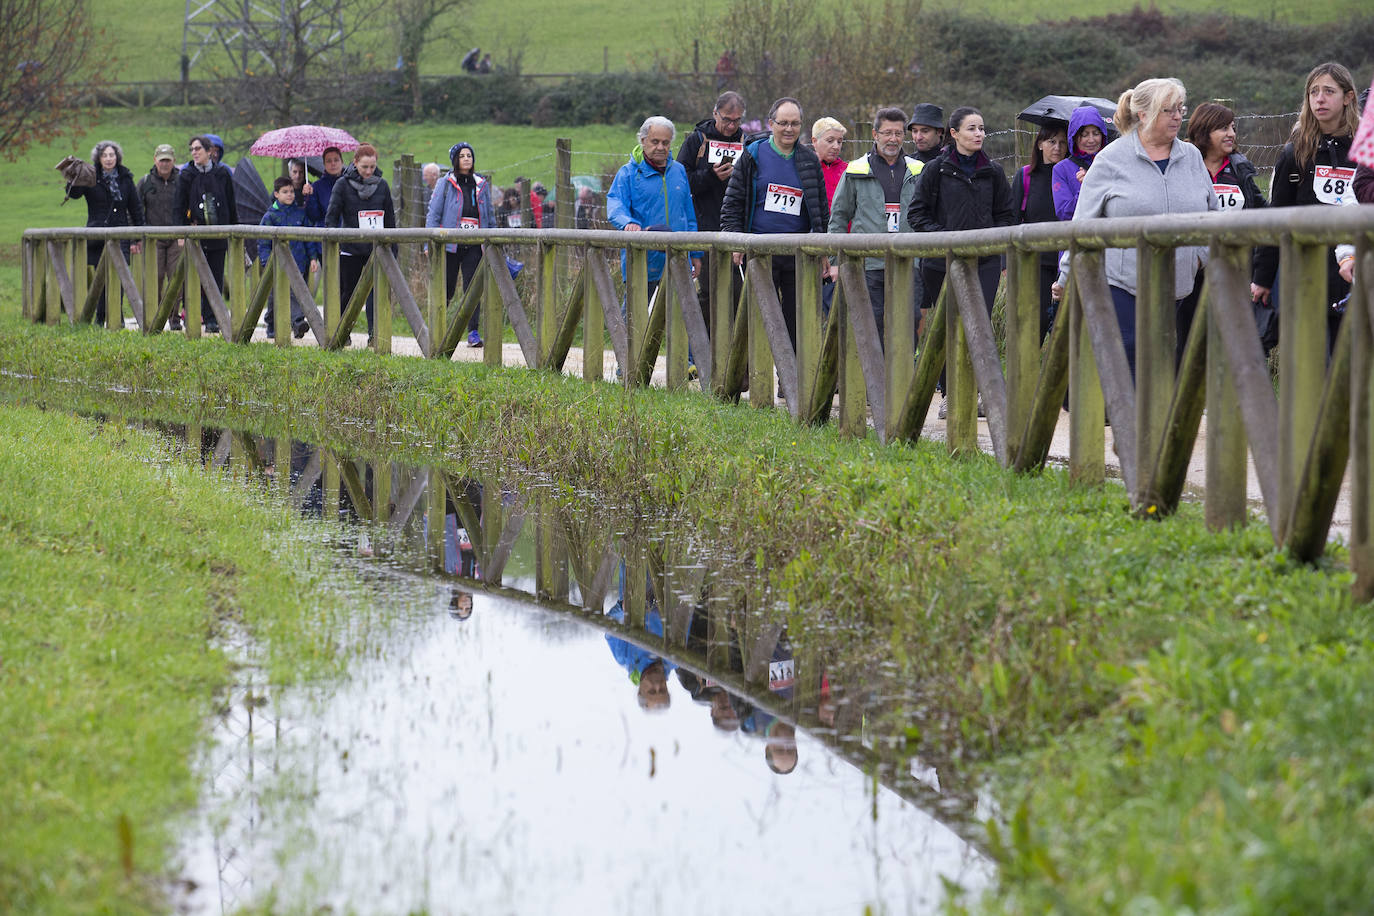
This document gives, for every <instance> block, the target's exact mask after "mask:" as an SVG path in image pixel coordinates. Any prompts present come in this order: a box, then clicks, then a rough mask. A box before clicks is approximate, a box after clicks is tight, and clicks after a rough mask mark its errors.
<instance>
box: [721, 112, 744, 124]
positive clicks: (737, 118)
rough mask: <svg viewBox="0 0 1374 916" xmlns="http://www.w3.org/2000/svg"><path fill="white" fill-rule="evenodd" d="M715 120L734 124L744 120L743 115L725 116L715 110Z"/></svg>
mask: <svg viewBox="0 0 1374 916" xmlns="http://www.w3.org/2000/svg"><path fill="white" fill-rule="evenodd" d="M716 120H717V121H719V122H720V123H722V124H735V125H738V124H740V123H741V122H742V121H743V120H744V115H736V116H735V117H733V118H729V117H726V116H725V115H723V114H721V113H719V112H717V113H716Z"/></svg>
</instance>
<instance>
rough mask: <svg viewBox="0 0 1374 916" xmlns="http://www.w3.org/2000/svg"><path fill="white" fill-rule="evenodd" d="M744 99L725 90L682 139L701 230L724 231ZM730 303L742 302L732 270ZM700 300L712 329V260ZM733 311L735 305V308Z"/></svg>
mask: <svg viewBox="0 0 1374 916" xmlns="http://www.w3.org/2000/svg"><path fill="white" fill-rule="evenodd" d="M743 121H744V98H743V97H742V96H741V95H740V94H739V93H738V92H722V93H721V94H720V97H719V98H717V99H716V104H715V107H714V108H713V109H712V110H711V116H710V117H709V118H703V119H701V120H700V121H698V122H697V126H696V127H695V128H694V129H693V130H692V132H691V133H690V134H688V135H687V139H686V140H683V141H682V147H681V148H680V149H679V150H678V151H677V161H678V162H680V163H682V165H683V167H684V168H685V169H687V180H688V183H689V184H690V185H691V189H692V205H693V207H694V208H695V209H696V216H697V230H698V231H699V232H719V231H720V205H721V203H722V202H723V201H724V200H725V188H726V186H727V185H729V183H730V175H731V174H732V173H733V172H734V170H735V161H736V160H737V159H739V156H740V154H741V153H742V152H744V131H743V130H742V129H741V128H740V124H741V123H742V122H743ZM730 273H731V277H732V278H733V279H732V282H731V286H730V302H731V303H732V305H733V304H734V303H738V302H739V293H740V280H739V274H738V273H736V272H734V271H731V272H730ZM699 279H700V282H699V283H698V286H697V303H698V304H699V305H700V306H701V314H702V317H703V318H705V319H706V329H707V330H708V331H709V330H710V329H711V260H710V258H709V257H705V258H703V259H702V262H701V275H700V278H699ZM731 311H732V312H733V307H732V309H731Z"/></svg>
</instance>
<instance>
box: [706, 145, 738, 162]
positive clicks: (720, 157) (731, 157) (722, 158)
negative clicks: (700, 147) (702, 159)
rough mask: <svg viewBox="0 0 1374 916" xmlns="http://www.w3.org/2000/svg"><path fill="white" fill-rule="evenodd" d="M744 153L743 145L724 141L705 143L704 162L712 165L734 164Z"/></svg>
mask: <svg viewBox="0 0 1374 916" xmlns="http://www.w3.org/2000/svg"><path fill="white" fill-rule="evenodd" d="M742 152H744V144H743V143H726V142H725V141H724V140H707V141H706V161H707V162H709V163H711V164H712V165H720V164H721V163H722V162H734V161H735V160H736V159H738V158H739V154H740V153H742Z"/></svg>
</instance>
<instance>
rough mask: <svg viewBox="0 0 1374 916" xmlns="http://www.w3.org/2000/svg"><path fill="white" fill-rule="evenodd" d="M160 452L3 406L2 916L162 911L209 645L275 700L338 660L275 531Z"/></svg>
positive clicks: (216, 657) (325, 616) (231, 495)
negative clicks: (241, 642)
mask: <svg viewBox="0 0 1374 916" xmlns="http://www.w3.org/2000/svg"><path fill="white" fill-rule="evenodd" d="M157 453H158V446H157V444H156V442H155V441H154V440H153V438H152V437H151V436H150V435H147V434H144V433H141V432H138V431H133V430H129V429H126V428H124V427H122V426H120V425H118V424H107V425H98V424H96V423H95V422H93V421H87V420H81V419H76V418H73V417H71V416H68V415H66V414H63V413H54V412H45V411H39V410H34V409H24V408H13V407H8V406H0V481H3V482H4V485H3V486H0V700H3V702H0V735H3V736H4V740H3V741H2V742H0V911H4V912H7V913H9V912H31V913H67V912H70V913H86V912H92V913H94V912H101V913H114V912H121V913H122V912H149V911H153V910H159V909H163V908H165V906H166V904H165V901H163V899H162V896H163V893H164V887H165V882H166V880H167V877H168V875H167V874H166V871H165V870H166V868H167V865H168V857H169V856H170V855H171V853H172V850H173V849H174V844H175V840H176V834H175V831H176V825H177V821H178V819H179V816H181V815H184V814H186V813H187V812H188V811H189V810H190V808H191V806H192V805H193V804H194V802H195V798H196V793H197V789H198V785H197V779H196V777H195V774H194V773H193V772H192V770H191V761H192V759H193V757H194V753H195V749H196V748H197V746H198V745H199V744H200V742H202V741H203V740H204V737H205V735H206V734H207V732H208V726H207V721H208V719H209V717H210V716H211V714H212V712H213V706H214V697H215V693H216V691H217V690H218V689H219V688H222V687H224V686H226V685H227V684H228V683H229V680H230V678H231V676H232V674H233V662H232V661H231V660H230V659H229V658H227V657H226V655H225V653H224V652H223V651H221V650H220V648H218V643H217V637H219V636H220V635H223V634H226V633H243V632H246V633H247V634H250V635H252V636H255V637H257V638H258V639H259V641H260V643H261V645H262V647H263V649H264V650H265V651H264V660H265V661H264V663H265V665H266V666H267V669H268V675H269V677H270V678H271V679H272V681H273V682H274V683H283V682H290V681H293V680H295V679H297V678H302V677H306V678H309V677H314V676H318V675H323V674H326V673H330V672H335V671H336V670H337V666H338V664H339V662H340V660H341V659H340V656H339V654H338V649H337V647H336V646H335V644H334V640H335V639H336V637H337V633H338V626H337V625H338V624H339V623H340V622H341V621H342V620H343V617H342V616H341V615H338V614H337V613H336V612H337V611H338V610H339V606H340V605H342V604H343V603H344V601H343V599H342V598H340V597H338V595H337V594H334V593H333V590H332V589H327V588H326V589H322V588H321V582H320V580H319V576H318V574H316V575H313V576H312V575H308V574H304V573H303V572H301V571H302V570H305V569H306V557H305V549H306V548H305V545H303V544H300V543H299V542H295V543H294V544H293V541H292V540H291V539H289V538H288V535H289V534H290V532H291V527H292V525H293V524H294V523H293V522H292V521H291V520H290V518H289V517H288V516H287V514H286V513H285V512H284V511H283V510H280V509H271V508H268V507H266V506H265V505H260V504H254V503H252V502H249V501H247V500H246V498H245V496H244V494H243V493H242V492H235V491H234V490H233V489H231V488H226V487H224V486H223V485H222V484H221V483H219V482H218V481H216V480H214V479H212V478H211V477H209V476H207V475H205V474H203V473H202V472H201V471H200V470H199V469H198V468H192V467H191V466H189V465H183V464H181V463H179V462H174V461H163V462H155V461H152V460H150V457H151V456H154V455H156V454H157ZM315 566H316V568H317V569H319V568H320V567H321V566H322V564H320V563H318V562H316V564H315ZM305 621H310V623H309V624H304V622H305Z"/></svg>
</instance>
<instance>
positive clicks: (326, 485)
mask: <svg viewBox="0 0 1374 916" xmlns="http://www.w3.org/2000/svg"><path fill="white" fill-rule="evenodd" d="M320 463H321V464H322V465H323V466H324V470H323V472H322V478H323V483H322V484H321V489H320V513H321V516H322V517H323V519H324V520H325V521H326V522H337V521H338V520H339V482H340V475H339V460H338V459H337V458H335V457H334V453H333V452H331V451H329V450H327V449H320Z"/></svg>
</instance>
